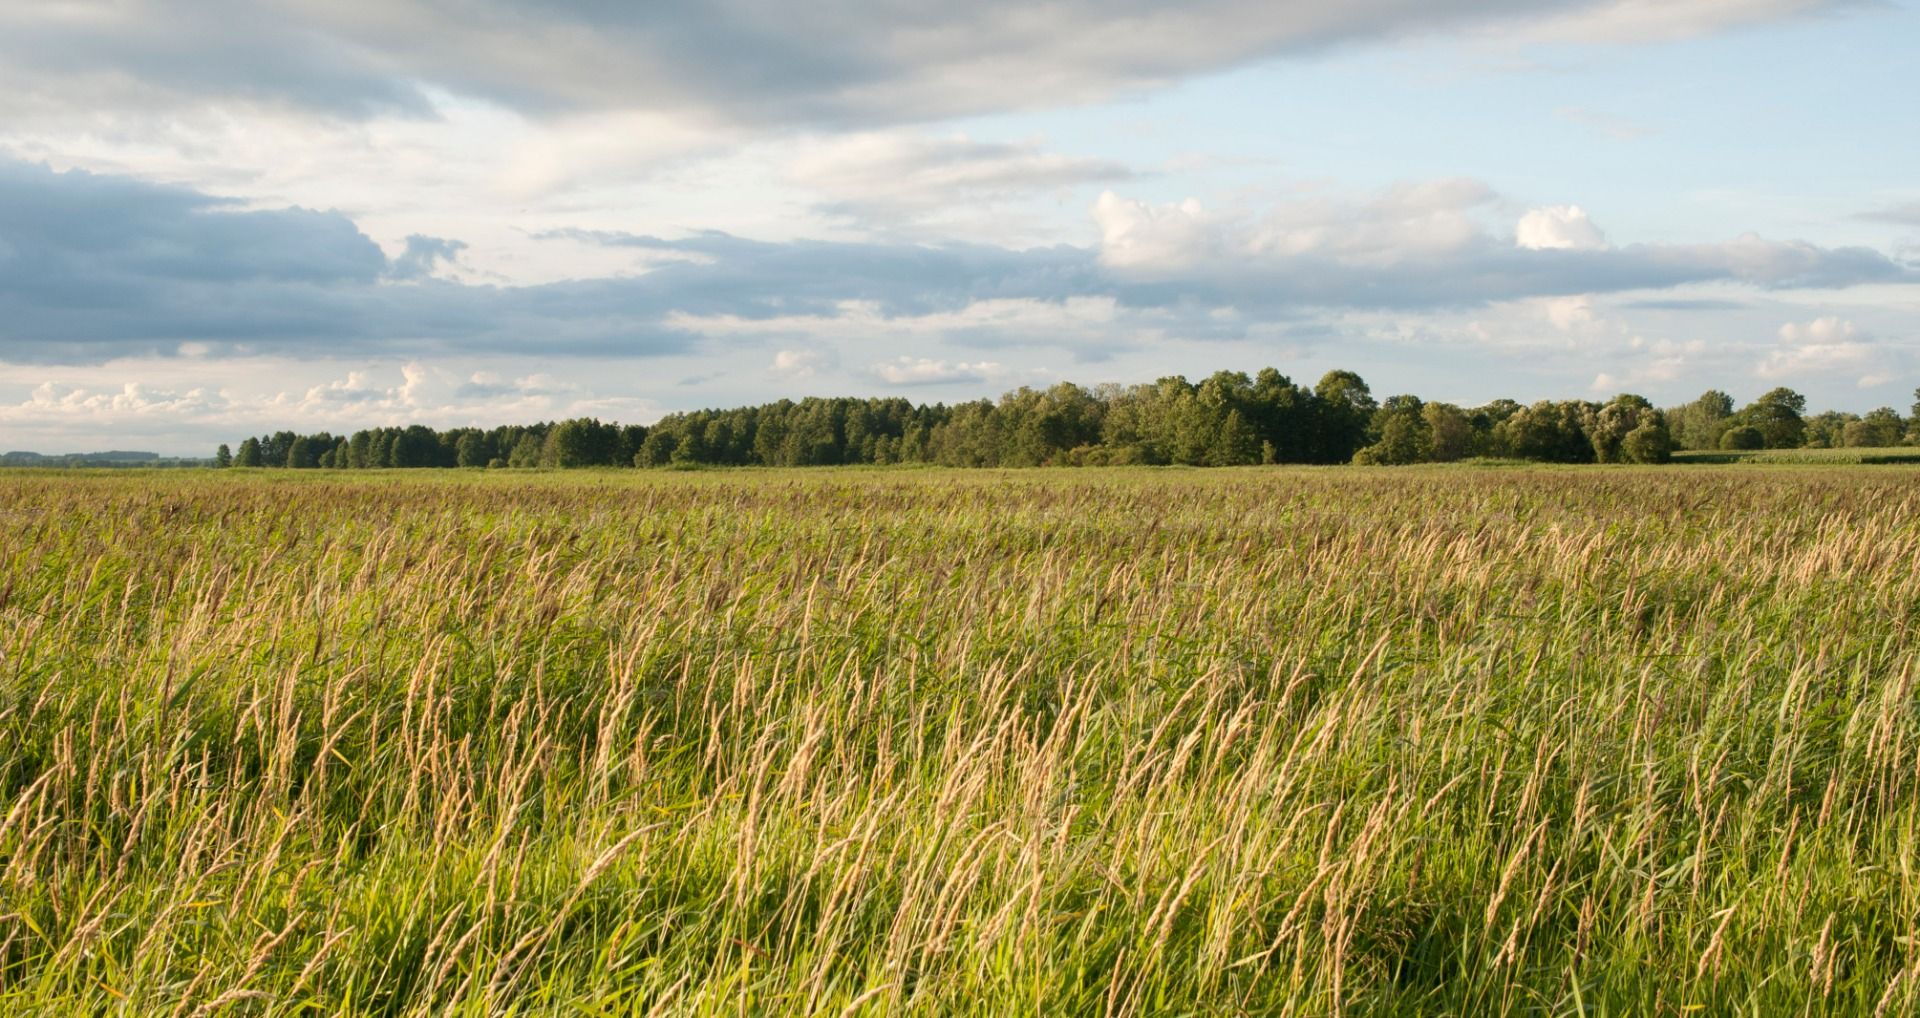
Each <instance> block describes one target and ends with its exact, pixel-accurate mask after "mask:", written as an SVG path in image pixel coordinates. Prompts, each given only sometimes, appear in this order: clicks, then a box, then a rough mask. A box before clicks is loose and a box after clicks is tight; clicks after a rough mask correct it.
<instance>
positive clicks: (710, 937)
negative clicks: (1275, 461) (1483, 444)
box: [0, 467, 1920, 1016]
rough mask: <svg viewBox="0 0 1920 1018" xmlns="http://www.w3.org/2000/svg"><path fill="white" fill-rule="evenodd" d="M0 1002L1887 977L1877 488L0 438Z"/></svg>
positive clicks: (1888, 601)
mask: <svg viewBox="0 0 1920 1018" xmlns="http://www.w3.org/2000/svg"><path fill="white" fill-rule="evenodd" d="M0 561H4V567H5V568H4V574H3V576H4V578H0V620H4V623H5V628H4V630H0V654H4V659H0V781H3V782H4V786H3V788H0V1011H5V1012H6V1013H45V1014H81V1013H95V1014H128V1015H149V1014H152V1015H182V1016H184V1015H210V1014H273V1015H292V1014H306V1013H312V1014H380V1015H401V1014H408V1015H413V1014H419V1015H426V1014H454V1015H483V1014H501V1013H514V1014H522V1015H535V1014H538V1015H547V1014H553V1015H559V1014H568V1015H579V1014H587V1015H612V1014H629V1013H644V1012H656V1013H667V1014H720V1013H726V1014H742V1013H761V1014H862V1013H864V1014H929V1015H931V1014H980V1015H989V1014H992V1015H1002V1014H1131V1015H1140V1014H1161V1013H1177V1014H1281V1015H1319V1014H1352V1015H1360V1014H1402V1013H1407V1014H1411V1013H1420V1014H1455V1015H1482V1014H1503V1013H1511V1014H1552V1015H1567V1014H1587V1015H1621V1014H1670V1015H1683V1014H1689V1013H1703V1014H1714V1015H1722V1014H1751V1015H1759V1014H1766V1015H1775V1014H1828V1013H1832V1014H1869V1015H1904V1014H1910V1013H1913V1011H1914V1009H1915V1007H1916V1004H1917V1003H1920V988H1917V984H1920V944H1917V942H1916V938H1917V937H1920V883H1917V881H1920V874H1917V873H1916V862H1917V861H1920V860H1916V848H1920V837H1916V814H1917V812H1920V811H1917V810H1916V806H1920V796H1917V794H1916V788H1917V785H1916V782H1917V781H1920V724H1917V723H1916V722H1917V721H1920V717H1917V715H1916V710H1917V708H1920V705H1917V702H1916V689H1915V680H1916V677H1917V676H1916V671H1917V670H1920V662H1917V661H1916V657H1917V656H1920V655H1917V652H1916V647H1917V646H1920V632H1917V630H1920V578H1917V577H1916V570H1915V569H1914V563H1915V562H1916V561H1920V477H1915V476H1914V475H1911V474H1908V473H1906V472H1904V471H1903V472H1893V473H1889V472H1882V471H1865V470H1863V471H1852V470H1826V471H1817V472H1815V471H1805V470H1797V471H1796V470H1781V471H1772V470H1765V469H1756V468H1752V467H1740V468H1735V469H1720V468H1713V467H1703V468H1699V469H1691V470H1684V471H1674V470H1664V471H1663V470H1618V471H1544V470H1543V471H1534V470H1519V471H1498V472H1475V471H1468V470H1458V469H1456V470H1429V471H1423V470H1405V471H1369V470H1360V469H1346V470H1320V471H1316V470H1306V469H1302V470H1243V471H1215V472H1182V471H1166V472H1157V473H1156V472H1089V473H1079V472H1076V473H1073V474H1061V473H1051V472H1034V473H1016V474H995V473H984V472H980V473H964V474H958V473H946V472H938V471H915V472H910V473H886V472H838V471H807V472H792V473H783V472H752V473H744V474H742V473H701V474H686V475H659V474H647V475H639V476H635V475H632V474H619V475H613V474H585V475H564V476H551V475H549V476H537V477H524V476H523V477H517V478H503V477H499V476H483V475H471V474H467V475H455V476H424V477H415V476H408V477H392V476H376V477H365V476H351V477H349V476H344V475H337V474H315V475H295V476H260V475H251V476H249V475H247V474H245V473H238V472H227V473H225V474H193V475H159V474H151V475H141V476H137V477H127V476H112V477H107V476H87V475H75V476H51V475H34V474H17V475H6V476H5V477H0Z"/></svg>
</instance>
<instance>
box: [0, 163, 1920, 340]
mask: <svg viewBox="0 0 1920 1018" xmlns="http://www.w3.org/2000/svg"><path fill="white" fill-rule="evenodd" d="M1502 206H1503V202H1502V201H1501V200H1499V196H1497V195H1495V194H1494V193H1493V192H1492V191H1491V190H1490V189H1489V188H1487V187H1486V186H1485V185H1484V184H1480V183H1477V182H1474V181H1468V180H1443V181H1436V182H1428V183H1418V184H1408V185H1403V186H1400V187H1396V188H1393V189H1391V190H1389V191H1387V192H1385V193H1382V194H1378V195H1374V196H1371V197H1364V198H1359V199H1348V200H1333V199H1315V200H1312V201H1304V202H1297V203H1290V204H1285V205H1282V206H1278V207H1274V208H1270V209H1267V210H1265V211H1263V212H1261V213H1259V214H1252V215H1249V214H1215V213H1212V212H1210V211H1208V210H1207V209H1205V208H1203V207H1201V206H1200V205H1199V203H1197V202H1193V201H1187V202H1181V203H1177V204H1172V205H1160V206H1155V205H1151V204H1148V203H1144V202H1140V201H1134V200H1129V199H1125V198H1122V197H1120V196H1118V195H1116V194H1113V193H1111V192H1109V193H1107V194H1104V195H1102V196H1101V198H1100V199H1099V201H1098V202H1097V203H1096V204H1095V205H1094V207H1093V208H1092V210H1091V215H1092V217H1093V220H1094V222H1095V224H1096V225H1097V227H1098V228H1099V230H1100V237H1101V239H1100V242H1099V243H1098V245H1097V246H1095V247H1092V248H1084V247H1076V246H1071V245H1056V246H1051V247H1037V248H1027V249H1014V248H1007V247H997V246H992V245H977V244H976V245H966V244H940V245H927V244H909V243H886V242H828V241H809V240H796V241H788V242H778V243H775V242H766V241H756V240H751V239H747V238H742V237H736V236H733V235H730V234H725V233H718V232H701V233H694V234H692V235H689V236H686V237H680V238H663V237H656V236H650V235H640V234H627V233H619V232H594V231H579V230H570V231H555V232H550V233H546V234H541V235H539V236H541V237H543V238H545V239H547V240H549V241H551V242H570V243H585V244H591V245H597V246H602V247H610V248H619V249H630V250H633V251H636V252H644V253H645V254H646V255H647V259H646V261H647V263H648V264H649V265H651V267H650V268H648V269H647V270H646V271H643V272H641V273H639V274H637V275H629V276H614V277H605V278H595V279H581V280H570V281H563V282H558V283H551V284H545V285H539V286H518V287H516V286H483V285H473V284H467V283H461V282H456V281H451V280H447V279H441V278H435V276H434V275H433V273H434V271H435V270H436V269H437V268H438V267H441V266H443V265H445V264H446V263H447V262H448V260H450V259H453V258H457V257H459V256H460V255H461V253H462V245H461V244H460V242H459V241H457V240H449V239H443V238H432V237H424V236H414V237H410V238H408V240H407V243H406V248H405V250H404V251H403V252H402V253H401V254H399V255H398V256H397V257H394V258H392V259H389V258H388V257H387V256H386V255H385V254H384V253H383V252H382V250H381V248H380V247H379V245H378V244H376V243H375V242H374V241H373V240H372V239H371V238H369V237H368V236H366V235H365V234H364V233H362V232H361V231H360V230H359V229H358V227H357V226H356V225H355V224H354V222H353V221H352V220H351V219H350V218H348V217H347V216H345V215H343V214H341V213H339V212H331V211H313V210H307V209H298V208H288V209H247V208H241V207H238V206H236V205H234V204H233V203H231V202H227V201H223V200H222V199H219V198H217V197H213V196H209V195H205V194H201V193H198V192H194V191H191V190H187V189H183V188H177V187H167V186H161V185H155V184H149V183H143V182H139V181H135V180H131V179H128V178H122V177H111V176H100V175H93V174H88V173H83V172H77V171H73V172H66V173H56V172H53V171H51V170H48V169H46V168H44V167H39V166H34V165H29V164H19V163H0V238H4V239H5V243H6V246H5V247H4V248H0V360H4V361H11V362H15V363H24V362H40V363H88V362H98V361H100V360H104V359H108V358H111V357H117V356H129V355H167V354H171V353H182V352H185V353H194V354H203V355H204V354H208V353H215V354H217V353H252V354H259V353H313V352H320V351H324V352H327V353H330V354H339V353H343V352H358V353H378V354H381V355H385V356H410V355H415V354H419V353H422V352H448V351H451V352H469V353H471V352H497V353H510V354H517V355H534V356H568V355H591V356H596V357H648V356H656V355H662V354H672V353H681V352H686V351H688V350H690V349H692V348H694V347H695V346H696V345H697V344H700V343H703V342H709V341H712V340H714V339H715V338H716V337H721V338H730V339H731V340H733V341H751V340H755V339H769V338H777V337H778V336H779V335H781V334H782V333H789V334H790V333H793V332H795V331H813V328H814V327H815V326H818V325H819V324H821V323H830V322H833V321H836V320H844V319H857V320H860V321H862V322H864V323H865V325H866V327H867V328H868V329H870V330H872V329H885V328H896V329H897V330H898V331H900V332H901V333H902V334H906V333H915V334H926V333H927V332H929V331H931V330H934V329H937V328H946V329H950V330H952V331H953V332H955V333H958V334H961V335H973V336H976V337H978V338H980V339H981V340H982V342H983V343H984V344H987V345H991V343H993V342H1002V343H1012V342H1029V343H1042V344H1045V343H1049V342H1054V343H1058V342H1059V341H1060V340H1059V337H1060V334H1061V333H1062V332H1063V331H1065V332H1066V333H1067V334H1068V335H1072V334H1074V333H1075V332H1076V331H1078V332H1084V333H1086V334H1087V335H1088V336H1089V337H1097V336H1098V335H1099V334H1100V333H1101V332H1102V331H1103V330H1104V329H1105V328H1106V327H1107V326H1108V324H1110V323H1111V322H1112V321H1113V319H1114V318H1115V316H1116V315H1126V314H1136V315H1137V314H1143V313H1152V314H1153V315H1155V316H1157V318H1156V320H1155V326H1154V327H1155V328H1160V329H1163V330H1166V331H1170V332H1177V333H1180V334H1184V335H1189V336H1198V337H1207V336H1224V337H1238V336H1244V335H1246V334H1248V331H1249V329H1252V328H1254V327H1255V326H1258V325H1262V324H1271V323H1273V322H1275V321H1285V320H1288V319H1290V318H1292V317H1297V316H1298V315H1299V314H1301V313H1302V312H1303V311H1305V310H1309V309H1328V308H1332V309H1360V310H1382V309H1423V308H1425V309H1430V308H1464V307H1474V306H1480V305H1485V304H1489V303H1494V302H1501V301H1513V300H1522V299H1530V298H1540V297H1557V296H1569V295H1584V294H1602V293H1614V292H1619V291H1626V290H1663V289H1671V288H1674V287H1680V286H1684V285H1689V284H1697V283H1726V284H1739V285H1744V286H1749V287H1754V288H1760V289H1782V288H1841V287H1848V286H1854V285H1860V284H1867V283H1911V282H1913V281H1915V280H1916V278H1920V275H1917V274H1916V270H1915V269H1914V268H1913V267H1912V266H1909V265H1906V264H1903V263H1901V262H1897V261H1895V260H1894V259H1892V258H1889V257H1888V256H1887V255H1885V254H1883V253H1881V252H1878V251H1875V250H1872V249H1868V248H1827V247H1820V246H1817V245H1814V244H1809V243H1805V242H1800V241H1776V240H1769V239H1764V238H1761V237H1758V236H1751V235H1749V236H1743V237H1739V238H1736V239H1734V240H1732V241H1727V242H1720V243H1699V244H1688V245H1640V244H1629V245H1624V246H1615V245H1607V244H1605V243H1604V241H1603V235H1602V234H1601V233H1600V231H1599V228H1598V227H1596V226H1594V225H1593V224H1592V223H1591V222H1590V221H1588V219H1587V217H1586V214H1585V213H1583V212H1580V211H1579V210H1578V209H1575V208H1571V207H1568V208H1559V209H1553V208H1549V209H1547V210H1546V212H1545V213H1544V217H1545V218H1544V219H1536V217H1539V216H1541V215H1542V213H1541V212H1539V211H1538V210H1536V211H1535V212H1528V213H1526V216H1525V217H1524V218H1522V219H1521V220H1520V222H1519V224H1517V227H1516V226H1515V225H1502V224H1501V222H1500V209H1501V207H1502ZM1529 223H1532V224H1533V225H1532V226H1531V227H1530V226H1529V225H1528V224H1529ZM1516 228H1517V229H1518V230H1519V236H1520V242H1518V243H1516V242H1515V241H1514V240H1513V239H1512V238H1513V237H1514V236H1515V232H1514V231H1515V230H1516ZM1529 230H1533V231H1534V234H1538V236H1535V235H1534V234H1530V233H1529ZM1530 236H1532V237H1533V239H1534V241H1535V243H1532V244H1529V243H1528V242H1527V241H1528V238H1529V237H1530ZM1543 238H1544V239H1543ZM1044 308H1055V309H1065V311H1066V313H1065V314H1059V313H1043V312H1041V311H1039V310H1038V309H1044ZM940 323H945V324H944V325H942V324H940ZM803 326H804V327H805V328H804V329H803V328H802V327H803ZM1083 327H1084V328H1083ZM1090 341H1097V340H1090ZM976 373H977V372H976ZM903 377H904V376H903Z"/></svg>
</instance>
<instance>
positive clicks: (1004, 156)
mask: <svg viewBox="0 0 1920 1018" xmlns="http://www.w3.org/2000/svg"><path fill="white" fill-rule="evenodd" d="M789 175H790V177H791V178H792V179H793V181H794V182H795V183H798V184H800V185H802V186H804V187H807V188H809V189H811V190H813V191H815V192H818V193H820V194H822V195H823V196H824V200H823V201H821V202H820V203H818V204H817V205H816V206H815V208H816V210H818V211H820V212H821V213H823V214H825V215H828V216H834V217H840V218H844V219H849V220H852V221H854V222H856V223H861V224H866V225H870V226H872V225H882V226H884V225H889V224H893V223H898V222H905V221H912V220H915V219H920V218H924V217H927V216H930V215H938V214H940V213H943V212H947V211H950V210H951V209H952V208H953V207H954V206H956V205H958V206H965V207H968V208H971V209H974V210H979V209H982V208H985V207H988V206H992V205H994V204H996V203H1001V202H1006V201H1011V200H1016V199H1019V198H1022V197H1025V196H1028V195H1032V194H1036V193H1043V192H1047V191H1061V190H1063V189H1066V188H1072V187H1077V186H1081V185H1085V184H1091V183H1108V182H1114V181H1122V180H1128V179H1131V178H1132V177H1133V176H1134V174H1133V171H1132V170H1131V169H1130V168H1128V167H1127V166H1125V165H1124V164H1121V163H1118V162H1114V161H1111V160H1106V159H1089V158H1077V157H1071V156H1064V155H1059V154H1055V153H1050V152H1046V151H1044V150H1042V149H1041V148H1040V147H1039V146H1038V145H1035V144H1031V143H1004V142H982V141H975V140H973V139H971V138H965V137H929V136H923V135H916V134H908V133H904V132H894V133H886V134H861V135H854V136H850V137H845V138H840V139H837V140H835V141H833V142H831V143H829V144H827V145H825V146H823V147H822V148H821V149H820V150H818V151H814V152H811V153H807V154H805V155H803V156H802V157H800V158H799V159H798V160H796V162H795V163H794V165H793V167H792V169H791V170H790V174H789Z"/></svg>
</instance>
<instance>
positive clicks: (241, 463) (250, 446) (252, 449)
mask: <svg viewBox="0 0 1920 1018" xmlns="http://www.w3.org/2000/svg"><path fill="white" fill-rule="evenodd" d="M233 465H234V466H236V467H257V466H260V465H261V462H260V440H259V439H257V438H249V439H247V440H246V441H244V442H241V443H240V452H239V453H238V454H237V455H235V456H234V458H233Z"/></svg>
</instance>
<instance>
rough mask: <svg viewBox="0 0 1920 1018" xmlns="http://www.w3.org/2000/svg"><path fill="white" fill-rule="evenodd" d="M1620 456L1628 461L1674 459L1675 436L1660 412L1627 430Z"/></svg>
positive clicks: (1654, 461) (1663, 460)
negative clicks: (1669, 430) (1668, 429)
mask: <svg viewBox="0 0 1920 1018" xmlns="http://www.w3.org/2000/svg"><path fill="white" fill-rule="evenodd" d="M1620 453H1621V456H1620V458H1621V459H1622V460H1624V461H1626V462H1628V463H1665V462H1667V461H1669V460H1671V459H1673V436H1672V435H1670V434H1668V432H1667V425H1666V422H1665V421H1663V420H1661V418H1660V416H1659V414H1658V413H1655V414H1654V415H1651V416H1649V417H1648V418H1647V419H1646V420H1644V421H1643V422H1641V424H1640V426H1639V427H1637V428H1634V429H1633V430H1632V431H1629V432H1627V437H1626V438H1625V439H1623V440H1622V441H1621V443H1620Z"/></svg>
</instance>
